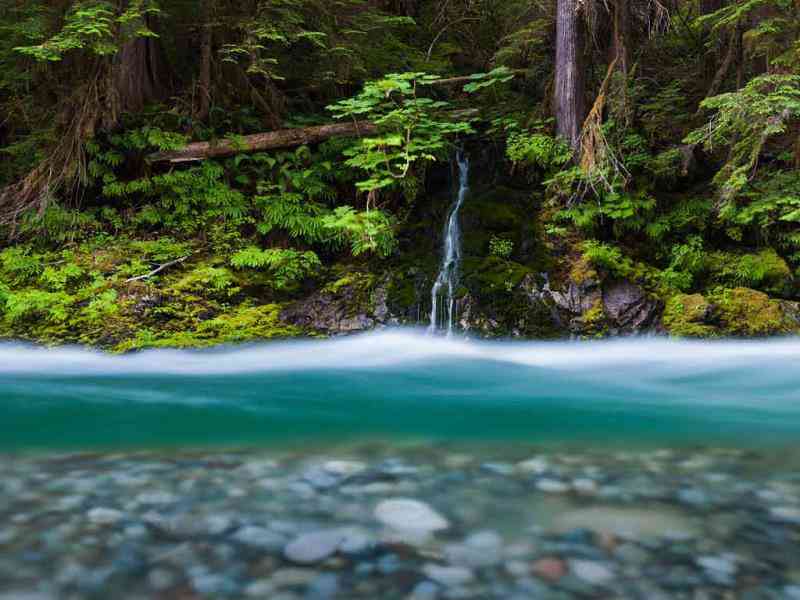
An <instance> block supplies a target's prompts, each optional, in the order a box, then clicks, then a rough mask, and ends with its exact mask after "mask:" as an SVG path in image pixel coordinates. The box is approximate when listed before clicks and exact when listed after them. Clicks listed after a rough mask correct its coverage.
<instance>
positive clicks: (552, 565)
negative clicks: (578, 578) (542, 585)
mask: <svg viewBox="0 0 800 600" xmlns="http://www.w3.org/2000/svg"><path fill="white" fill-rule="evenodd" d="M531 573H532V574H533V575H535V576H536V577H539V578H540V579H544V580H545V581H547V582H549V583H556V582H557V581H559V580H560V579H561V578H562V577H564V575H566V574H567V564H566V563H565V562H564V561H563V560H560V559H558V558H542V559H540V560H537V561H536V562H535V563H533V566H532V567H531Z"/></svg>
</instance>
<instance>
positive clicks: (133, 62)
mask: <svg viewBox="0 0 800 600" xmlns="http://www.w3.org/2000/svg"><path fill="white" fill-rule="evenodd" d="M148 25H149V23H148ZM165 71H166V61H165V60H164V54H163V52H162V49H161V46H160V45H159V41H158V38H152V37H138V38H135V39H132V40H129V41H127V42H125V43H124V44H123V45H122V48H120V50H119V52H117V53H116V54H115V55H114V58H113V62H112V79H113V86H114V92H115V93H116V95H117V100H118V103H119V108H120V110H122V111H128V112H140V111H141V110H142V109H143V108H144V107H145V106H147V105H148V104H151V103H153V102H157V101H159V100H162V99H163V98H164V97H165V96H166V93H167V92H166V85H165V79H166V77H165Z"/></svg>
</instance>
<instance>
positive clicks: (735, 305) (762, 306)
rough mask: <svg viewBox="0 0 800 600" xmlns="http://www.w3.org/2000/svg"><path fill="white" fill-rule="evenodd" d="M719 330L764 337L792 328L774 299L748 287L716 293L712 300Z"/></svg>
mask: <svg viewBox="0 0 800 600" xmlns="http://www.w3.org/2000/svg"><path fill="white" fill-rule="evenodd" d="M711 300H712V302H713V303H714V306H715V309H716V312H717V314H718V316H719V320H720V322H721V324H722V325H721V326H722V331H723V333H724V334H726V335H731V336H749V337H758V336H767V335H778V334H786V333H790V332H792V331H793V330H794V329H795V328H794V327H793V325H792V324H791V322H790V321H789V319H788V318H787V317H786V315H785V314H784V312H783V309H782V308H781V304H780V302H779V301H777V300H772V299H770V297H769V296H768V295H767V294H765V293H764V292H760V291H757V290H753V289H749V288H741V287H740V288H734V289H723V290H718V291H717V292H716V293H715V294H714V295H713V296H712V297H711Z"/></svg>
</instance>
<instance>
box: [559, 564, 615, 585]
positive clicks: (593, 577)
mask: <svg viewBox="0 0 800 600" xmlns="http://www.w3.org/2000/svg"><path fill="white" fill-rule="evenodd" d="M569 569H570V572H571V573H572V574H574V575H575V577H577V578H578V579H581V580H583V581H585V582H587V583H589V584H591V585H593V586H604V585H608V584H609V583H611V582H612V581H613V580H614V572H613V571H612V570H611V569H610V568H609V567H607V566H606V565H604V564H603V563H600V562H595V561H591V560H575V559H573V560H570V561H569Z"/></svg>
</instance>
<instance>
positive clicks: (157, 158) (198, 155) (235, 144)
mask: <svg viewBox="0 0 800 600" xmlns="http://www.w3.org/2000/svg"><path fill="white" fill-rule="evenodd" d="M476 114H478V110H477V109H465V110H457V111H453V112H452V113H451V114H450V116H451V117H452V118H454V119H466V118H469V117H474V116H475V115H476ZM377 132H378V128H377V127H376V126H375V125H374V124H373V123H370V122H369V121H355V122H350V123H333V124H330V125H315V126H313V127H299V128H297V129H279V130H277V131H268V132H265V133H254V134H253V135H246V136H243V137H240V138H236V139H233V140H229V139H223V140H218V141H215V142H192V143H191V144H188V145H186V146H185V147H184V148H181V149H180V150H175V151H171V152H156V153H155V154H151V155H150V156H148V157H147V160H148V162H151V163H166V162H168V163H172V164H177V163H185V162H196V161H199V160H207V159H209V158H225V157H228V156H234V155H236V154H240V153H242V152H261V151H263V150H280V149H282V148H293V147H295V146H302V145H304V144H319V143H320V142H324V141H325V140H328V139H330V138H333V137H361V136H364V135H375V134H376V133H377Z"/></svg>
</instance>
